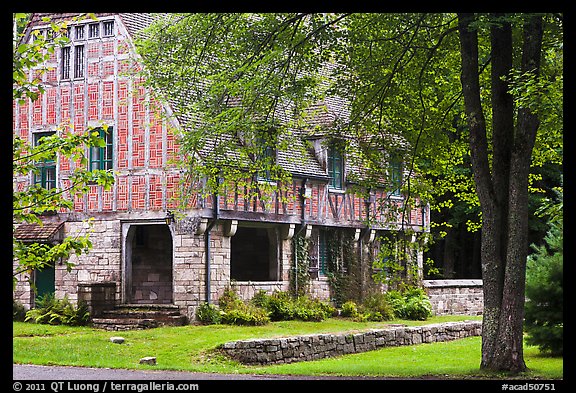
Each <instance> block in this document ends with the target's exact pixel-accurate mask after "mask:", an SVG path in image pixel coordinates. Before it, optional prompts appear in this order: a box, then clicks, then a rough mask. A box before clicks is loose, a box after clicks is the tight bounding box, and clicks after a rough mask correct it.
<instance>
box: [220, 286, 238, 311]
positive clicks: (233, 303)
mask: <svg viewBox="0 0 576 393" xmlns="http://www.w3.org/2000/svg"><path fill="white" fill-rule="evenodd" d="M240 303H243V301H242V299H240V296H238V293H237V292H236V291H235V290H234V289H233V288H230V287H228V288H226V289H224V293H222V296H220V297H219V298H218V305H219V306H220V308H221V309H222V310H224V311H226V310H228V309H234V308H238V307H240Z"/></svg>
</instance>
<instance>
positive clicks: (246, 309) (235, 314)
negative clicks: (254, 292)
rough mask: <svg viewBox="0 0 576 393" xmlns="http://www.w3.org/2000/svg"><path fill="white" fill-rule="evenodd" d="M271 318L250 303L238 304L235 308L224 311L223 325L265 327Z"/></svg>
mask: <svg viewBox="0 0 576 393" xmlns="http://www.w3.org/2000/svg"><path fill="white" fill-rule="evenodd" d="M268 322H270V318H269V317H268V315H267V314H266V312H265V311H264V310H262V309H261V308H258V307H256V306H252V305H250V304H248V303H241V304H238V305H237V306H236V307H234V308H230V309H227V310H225V311H224V314H222V323H224V324H229V325H250V326H256V325H265V324H267V323H268Z"/></svg>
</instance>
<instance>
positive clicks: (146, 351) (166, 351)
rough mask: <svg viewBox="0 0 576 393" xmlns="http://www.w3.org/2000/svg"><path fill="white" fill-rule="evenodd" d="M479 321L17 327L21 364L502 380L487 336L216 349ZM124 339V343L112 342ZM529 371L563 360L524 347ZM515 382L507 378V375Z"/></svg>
mask: <svg viewBox="0 0 576 393" xmlns="http://www.w3.org/2000/svg"><path fill="white" fill-rule="evenodd" d="M465 319H480V317H470V316H463V317H459V316H452V317H434V318H430V319H428V320H427V321H424V322H420V321H418V322H417V321H404V320H395V321H389V322H386V323H383V322H362V323H361V322H353V321H350V320H347V319H342V318H330V319H328V320H326V321H323V322H299V321H282V322H273V323H270V324H267V325H265V326H257V327H250V326H230V325H210V326H200V325H189V326H182V327H164V328H156V329H150V330H140V331H136V330H134V331H126V332H108V331H103V330H99V329H92V328H89V327H67V326H49V325H36V324H30V323H22V322H14V323H13V361H14V363H22V364H43V365H69V366H86V367H109V368H124V369H165V370H184V371H199V372H216V373H254V374H297V375H348V376H400V377H421V376H440V377H443V378H483V377H489V378H495V377H496V378H497V377H499V376H494V375H490V376H486V375H484V374H481V373H480V371H479V364H480V348H481V339H480V337H470V338H465V339H461V340H456V341H450V342H444V343H432V344H421V345H415V346H406V347H391V348H383V349H380V350H377V351H371V352H365V353H360V354H354V355H345V356H341V357H336V358H329V359H323V360H317V361H311V362H300V363H292V364H285V365H271V366H245V365H242V364H239V363H237V362H234V361H231V360H228V359H227V358H225V357H224V356H222V355H221V354H219V353H218V352H217V351H215V350H214V349H215V348H216V347H217V346H218V345H219V344H222V343H224V342H227V341H234V340H239V339H246V338H256V337H276V336H290V335H297V334H309V333H329V332H342V331H354V330H363V329H373V328H381V327H384V326H385V325H386V324H387V323H404V324H407V325H422V324H430V323H438V322H447V321H457V320H465ZM112 336H122V337H124V338H125V339H126V341H125V343H124V344H113V343H111V342H110V337H112ZM145 356H155V357H156V358H157V362H158V364H157V365H156V366H147V365H140V364H139V363H138V361H139V359H140V358H142V357H145ZM525 360H526V364H527V365H528V367H529V368H530V371H529V372H528V373H527V374H525V375H522V376H520V377H521V378H525V379H539V378H542V379H562V378H563V359H562V358H557V357H556V358H553V357H545V356H541V355H540V354H539V352H538V349H537V348H534V347H530V346H526V347H525ZM505 377H506V378H508V376H505Z"/></svg>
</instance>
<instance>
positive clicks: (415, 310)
mask: <svg viewBox="0 0 576 393" xmlns="http://www.w3.org/2000/svg"><path fill="white" fill-rule="evenodd" d="M385 297H386V299H387V300H388V301H389V303H390V304H391V306H392V308H393V310H394V315H395V316H396V317H397V318H402V319H412V320H417V321H425V320H426V319H428V318H429V317H431V316H432V305H431V303H430V299H429V298H428V295H427V294H426V292H425V291H424V290H423V289H422V288H419V287H414V286H406V287H404V288H402V289H401V290H390V291H388V292H386V294H385Z"/></svg>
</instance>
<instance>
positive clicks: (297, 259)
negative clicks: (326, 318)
mask: <svg viewBox="0 0 576 393" xmlns="http://www.w3.org/2000/svg"><path fill="white" fill-rule="evenodd" d="M310 244H311V241H310V240H309V239H306V238H305V237H304V236H295V237H294V241H293V242H292V247H293V250H292V255H294V258H293V265H292V266H291V269H290V276H289V280H290V293H292V294H293V295H295V296H303V295H305V294H307V292H308V287H309V285H310V273H309V272H308V268H309V266H310V252H309V250H310Z"/></svg>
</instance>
